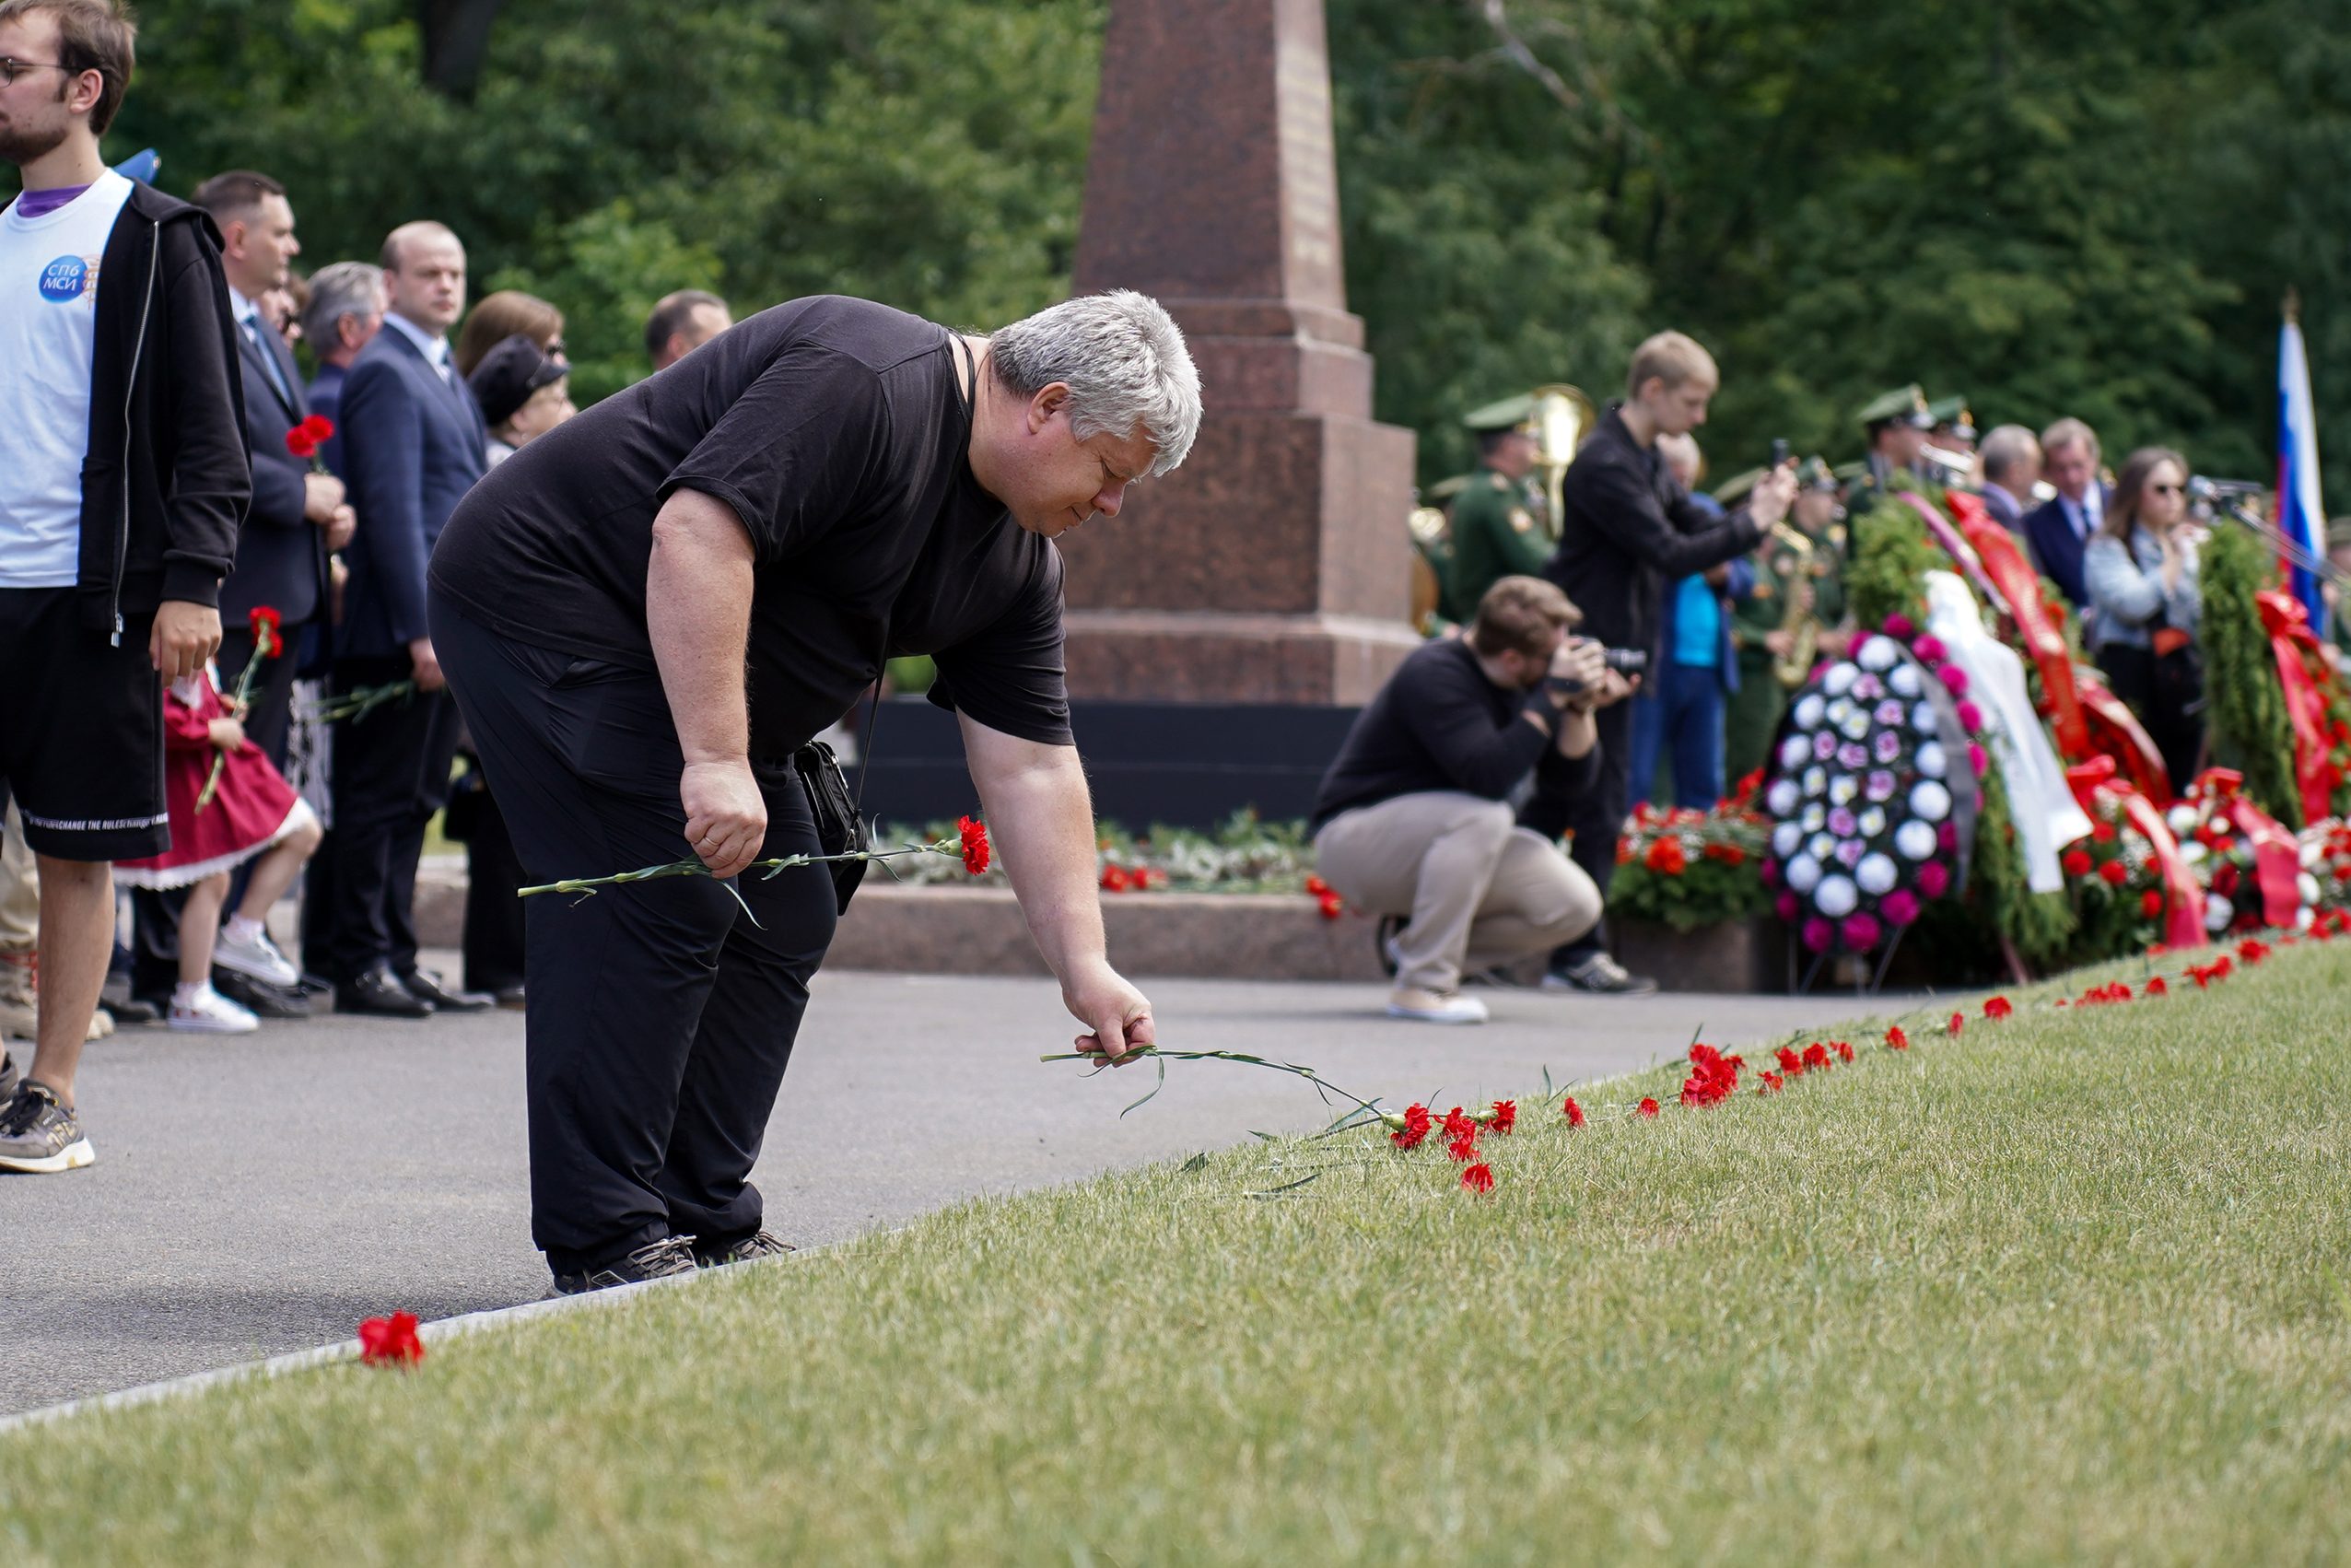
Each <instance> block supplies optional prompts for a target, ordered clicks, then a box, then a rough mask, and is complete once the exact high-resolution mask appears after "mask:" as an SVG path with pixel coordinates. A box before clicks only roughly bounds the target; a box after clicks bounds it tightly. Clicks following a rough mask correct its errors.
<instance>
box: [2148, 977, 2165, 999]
mask: <svg viewBox="0 0 2351 1568" xmlns="http://www.w3.org/2000/svg"><path fill="white" fill-rule="evenodd" d="M2144 994H2146V995H2147V996H2170V994H2171V988H2170V986H2168V985H2166V984H2165V983H2164V980H2163V977H2162V976H2160V975H2158V976H2157V977H2155V978H2154V979H2152V980H2149V981H2148V982H2147V983H2146V992H2145V993H2144Z"/></svg>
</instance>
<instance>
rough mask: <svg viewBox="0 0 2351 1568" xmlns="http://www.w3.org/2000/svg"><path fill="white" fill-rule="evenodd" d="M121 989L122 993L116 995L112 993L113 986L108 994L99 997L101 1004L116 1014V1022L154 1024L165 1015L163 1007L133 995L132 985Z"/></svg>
mask: <svg viewBox="0 0 2351 1568" xmlns="http://www.w3.org/2000/svg"><path fill="white" fill-rule="evenodd" d="M121 989H122V994H121V995H120V996H116V995H114V994H112V991H113V988H111V987H110V988H109V990H108V994H107V995H104V996H101V997H99V1005H100V1006H102V1007H104V1008H105V1009H106V1011H107V1012H111V1013H112V1014H113V1015H114V1022H115V1023H117V1024H152V1023H154V1022H155V1021H156V1020H157V1019H158V1018H160V1017H162V1016H163V1013H164V1009H163V1008H161V1007H158V1006H157V1005H156V1004H155V1003H154V1002H152V1001H149V1000H146V999H145V998H142V997H135V996H133V995H132V994H131V988H130V987H128V986H124V987H123V988H121Z"/></svg>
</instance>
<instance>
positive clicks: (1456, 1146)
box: [1445, 1132, 1478, 1164]
mask: <svg viewBox="0 0 2351 1568" xmlns="http://www.w3.org/2000/svg"><path fill="white" fill-rule="evenodd" d="M1445 1153H1446V1154H1447V1155H1448V1156H1449V1157H1451V1158H1452V1159H1454V1160H1456V1161H1459V1162H1461V1163H1463V1164H1468V1162H1469V1161H1471V1160H1474V1159H1476V1158H1477V1157H1478V1135H1477V1134H1476V1133H1474V1132H1472V1133H1471V1134H1470V1135H1469V1136H1468V1137H1467V1138H1456V1139H1452V1140H1449V1141H1447V1142H1446V1143H1445Z"/></svg>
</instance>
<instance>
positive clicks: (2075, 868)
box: [2059, 849, 2089, 877]
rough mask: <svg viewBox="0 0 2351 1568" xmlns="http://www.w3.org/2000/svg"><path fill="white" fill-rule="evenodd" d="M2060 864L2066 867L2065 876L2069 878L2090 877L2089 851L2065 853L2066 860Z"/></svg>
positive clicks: (2079, 850)
mask: <svg viewBox="0 0 2351 1568" xmlns="http://www.w3.org/2000/svg"><path fill="white" fill-rule="evenodd" d="M2059 864H2061V865H2062V866H2064V869H2065V874H2066V875H2067V876H2070V877H2085V876H2088V875H2089V851H2088V850H2087V849H2068V850H2066V851H2065V855H2064V860H2061V861H2060V862H2059Z"/></svg>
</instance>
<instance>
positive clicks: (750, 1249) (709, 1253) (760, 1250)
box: [694, 1231, 792, 1269]
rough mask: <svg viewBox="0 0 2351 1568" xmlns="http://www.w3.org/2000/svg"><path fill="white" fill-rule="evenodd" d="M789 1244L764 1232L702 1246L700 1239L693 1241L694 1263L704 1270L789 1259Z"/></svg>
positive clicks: (790, 1248)
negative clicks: (764, 1259) (737, 1264)
mask: <svg viewBox="0 0 2351 1568" xmlns="http://www.w3.org/2000/svg"><path fill="white" fill-rule="evenodd" d="M791 1251H792V1247H791V1244H790V1242H787V1241H778V1240H777V1239H776V1238H775V1237H774V1236H772V1235H768V1234H767V1233H766V1231H754V1232H752V1233H751V1234H750V1235H747V1236H737V1237H736V1238H735V1239H734V1240H732V1241H722V1242H713V1243H711V1244H709V1245H708V1246H706V1245H704V1243H703V1241H702V1238H701V1237H699V1236H696V1238H695V1240H694V1261H695V1262H696V1263H697V1264H699V1265H701V1266H702V1267H703V1268H705V1269H723V1268H725V1267H726V1266H727V1265H728V1264H730V1263H754V1262H756V1261H758V1260H759V1259H760V1258H789V1257H790V1256H791Z"/></svg>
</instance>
